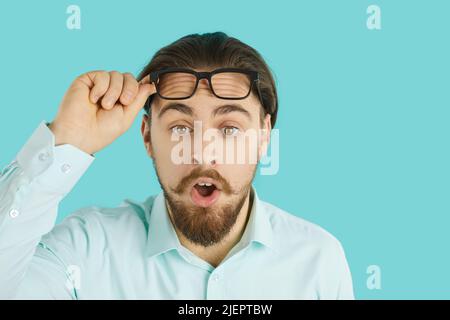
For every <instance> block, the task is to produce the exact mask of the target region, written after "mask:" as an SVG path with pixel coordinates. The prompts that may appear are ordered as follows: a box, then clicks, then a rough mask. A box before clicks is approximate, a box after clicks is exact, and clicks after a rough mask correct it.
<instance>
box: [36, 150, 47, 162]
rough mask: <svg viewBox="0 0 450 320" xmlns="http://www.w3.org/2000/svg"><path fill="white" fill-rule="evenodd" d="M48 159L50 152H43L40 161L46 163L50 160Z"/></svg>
mask: <svg viewBox="0 0 450 320" xmlns="http://www.w3.org/2000/svg"><path fill="white" fill-rule="evenodd" d="M48 157H49V154H48V152H42V153H40V154H39V156H38V159H39V160H40V161H45V160H47V159H48Z"/></svg>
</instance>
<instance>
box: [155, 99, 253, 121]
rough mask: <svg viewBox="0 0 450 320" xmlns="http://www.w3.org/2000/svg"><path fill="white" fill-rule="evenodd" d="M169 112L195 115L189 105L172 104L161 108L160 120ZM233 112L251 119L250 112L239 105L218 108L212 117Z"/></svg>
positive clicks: (226, 105) (225, 105)
mask: <svg viewBox="0 0 450 320" xmlns="http://www.w3.org/2000/svg"><path fill="white" fill-rule="evenodd" d="M169 110H175V111H178V112H181V113H184V114H186V115H188V116H191V117H192V116H193V115H194V111H193V110H192V108H191V107H189V106H188V105H186V104H184V103H180V102H172V103H169V104H167V105H165V106H164V107H162V108H161V110H160V112H159V114H158V118H161V117H162V116H163V115H164V114H165V113H166V112H168V111H169ZM231 112H240V113H242V114H244V115H245V116H246V117H247V118H249V119H251V115H250V112H248V111H247V110H246V109H245V108H243V107H242V106H241V105H239V104H224V105H221V106H220V107H217V108H215V109H214V111H213V113H212V115H213V117H217V116H220V115H224V114H228V113H231Z"/></svg>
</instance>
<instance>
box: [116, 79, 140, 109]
mask: <svg viewBox="0 0 450 320" xmlns="http://www.w3.org/2000/svg"><path fill="white" fill-rule="evenodd" d="M138 91H139V84H138V82H137V81H136V79H135V78H134V77H133V75H132V74H131V73H128V72H127V73H124V74H123V88H122V93H121V95H120V103H122V104H123V105H124V106H126V105H129V104H130V103H131V102H132V101H133V100H134V98H135V97H136V95H137V93H138Z"/></svg>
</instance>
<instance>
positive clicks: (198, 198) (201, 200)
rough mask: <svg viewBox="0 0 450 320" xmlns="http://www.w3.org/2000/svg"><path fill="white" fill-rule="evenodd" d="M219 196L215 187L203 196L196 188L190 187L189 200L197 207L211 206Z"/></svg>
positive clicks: (218, 191)
mask: <svg viewBox="0 0 450 320" xmlns="http://www.w3.org/2000/svg"><path fill="white" fill-rule="evenodd" d="M219 197H220V190H218V189H215V190H214V191H213V193H211V194H210V195H209V196H207V197H203V196H202V195H200V193H198V191H197V189H196V188H194V187H192V189H191V200H192V202H193V203H194V204H195V205H196V206H199V207H203V208H207V207H209V206H212V205H213V204H214V203H215V202H216V201H217V200H218V199H219Z"/></svg>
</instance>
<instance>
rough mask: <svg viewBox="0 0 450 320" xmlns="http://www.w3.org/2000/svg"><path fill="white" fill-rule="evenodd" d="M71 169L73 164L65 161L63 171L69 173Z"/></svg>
mask: <svg viewBox="0 0 450 320" xmlns="http://www.w3.org/2000/svg"><path fill="white" fill-rule="evenodd" d="M70 169H71V166H70V164H68V163H65V164H63V165H62V166H61V171H62V172H63V173H68V172H69V171H70Z"/></svg>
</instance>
